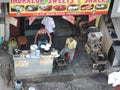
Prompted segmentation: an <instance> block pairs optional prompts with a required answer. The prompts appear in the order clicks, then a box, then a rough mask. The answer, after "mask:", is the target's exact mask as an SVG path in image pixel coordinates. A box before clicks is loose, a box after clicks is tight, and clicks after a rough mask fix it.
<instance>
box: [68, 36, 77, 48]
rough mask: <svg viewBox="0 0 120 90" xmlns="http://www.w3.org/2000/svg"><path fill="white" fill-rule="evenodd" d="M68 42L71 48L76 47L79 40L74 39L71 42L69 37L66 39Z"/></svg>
mask: <svg viewBox="0 0 120 90" xmlns="http://www.w3.org/2000/svg"><path fill="white" fill-rule="evenodd" d="M66 44H67V45H68V48H69V49H74V48H76V45H77V41H76V40H73V41H72V42H70V40H69V38H68V39H67V40H66Z"/></svg>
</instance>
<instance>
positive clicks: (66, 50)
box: [60, 48, 75, 63]
mask: <svg viewBox="0 0 120 90" xmlns="http://www.w3.org/2000/svg"><path fill="white" fill-rule="evenodd" d="M66 52H69V53H70V60H69V61H68V62H69V63H70V62H71V61H72V60H73V58H74V53H75V52H73V51H72V49H69V48H64V49H62V51H61V52H60V55H61V57H64V55H65V53H66Z"/></svg>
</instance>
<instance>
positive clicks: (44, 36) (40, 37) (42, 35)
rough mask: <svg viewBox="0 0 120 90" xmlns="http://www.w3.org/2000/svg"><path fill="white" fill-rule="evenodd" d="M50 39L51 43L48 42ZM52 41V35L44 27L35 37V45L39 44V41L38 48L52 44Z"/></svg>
mask: <svg viewBox="0 0 120 90" xmlns="http://www.w3.org/2000/svg"><path fill="white" fill-rule="evenodd" d="M48 38H49V41H48ZM51 39H52V38H51V35H50V33H49V32H48V30H47V29H45V27H44V26H43V27H40V29H39V30H38V31H37V33H36V35H35V40H34V43H37V41H38V48H40V47H41V45H42V44H47V43H50V44H52V41H51Z"/></svg>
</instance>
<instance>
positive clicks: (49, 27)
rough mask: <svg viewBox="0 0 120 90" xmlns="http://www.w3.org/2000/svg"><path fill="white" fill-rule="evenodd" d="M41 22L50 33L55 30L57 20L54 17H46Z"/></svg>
mask: <svg viewBox="0 0 120 90" xmlns="http://www.w3.org/2000/svg"><path fill="white" fill-rule="evenodd" d="M41 23H42V24H44V25H45V28H46V29H47V30H48V31H49V33H52V32H54V30H53V28H55V22H54V20H53V18H52V17H44V18H43V19H42V21H41Z"/></svg>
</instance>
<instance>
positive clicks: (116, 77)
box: [108, 71, 120, 87]
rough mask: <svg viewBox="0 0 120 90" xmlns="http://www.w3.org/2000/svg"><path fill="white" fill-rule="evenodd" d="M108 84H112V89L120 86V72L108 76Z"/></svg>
mask: <svg viewBox="0 0 120 90" xmlns="http://www.w3.org/2000/svg"><path fill="white" fill-rule="evenodd" d="M108 84H112V86H113V87H116V86H117V85H120V71H119V72H113V73H110V74H109V75H108Z"/></svg>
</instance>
